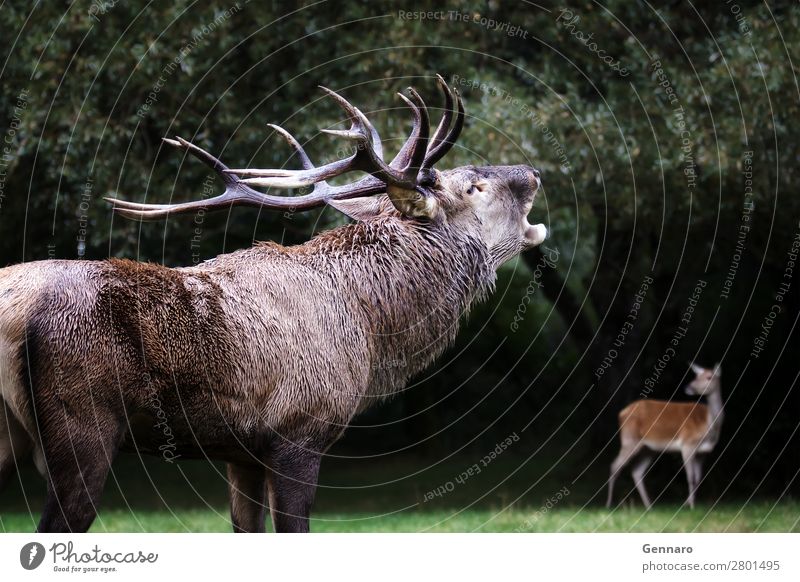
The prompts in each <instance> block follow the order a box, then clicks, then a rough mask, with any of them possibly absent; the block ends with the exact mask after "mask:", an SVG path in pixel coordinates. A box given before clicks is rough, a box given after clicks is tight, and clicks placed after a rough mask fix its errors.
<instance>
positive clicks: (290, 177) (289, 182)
mask: <svg viewBox="0 0 800 582" xmlns="http://www.w3.org/2000/svg"><path fill="white" fill-rule="evenodd" d="M322 90H323V91H325V93H326V94H327V95H329V96H330V97H332V98H333V99H334V100H335V101H336V102H337V103H338V104H339V105H340V106H341V107H342V109H344V111H345V112H346V113H347V115H348V118H349V119H350V121H351V126H350V129H349V130H334V129H324V130H322V131H323V132H324V133H328V134H331V135H335V136H339V137H343V138H345V139H349V140H352V141H355V142H357V147H356V152H355V153H354V154H353V155H352V156H350V157H349V158H345V159H343V160H337V161H335V162H331V163H329V164H325V165H324V166H319V167H312V168H307V169H302V170H246V171H243V172H241V173H242V174H247V175H248V176H255V177H253V178H246V179H244V180H241V182H242V183H244V184H250V185H253V186H267V187H273V188H297V187H302V186H310V185H311V184H315V183H318V182H320V181H322V180H327V179H328V178H333V177H335V176H340V175H342V174H346V173H347V172H351V171H354V170H361V171H363V172H367V173H369V174H371V175H373V176H375V177H376V178H378V179H379V180H381V181H383V182H384V183H385V184H391V185H393V186H397V187H399V188H406V189H413V188H414V187H415V186H416V173H414V175H413V176H412V175H411V173H410V172H403V171H399V170H397V169H395V168H391V167H390V166H388V165H387V164H386V163H385V162H384V161H383V158H381V156H380V155H379V152H380V150H381V148H376V147H375V145H376V142H375V138H374V136H377V132H376V131H375V128H374V127H373V126H372V124H371V123H370V122H369V120H368V119H367V117H366V116H365V115H364V114H363V113H362V112H361V111H360V110H359V109H358V108H357V107H355V106H354V105H352V104H351V103H350V102H349V101H347V99H345V98H344V97H342V96H341V95H339V94H338V93H336V92H335V91H332V90H331V89H327V88H325V87H322ZM404 98H405V97H404ZM416 99H417V100H419V101H420V102H421V98H420V97H419V95H417V96H416ZM422 105H423V107H424V103H423V104H422ZM412 107H413V108H415V118H416V122H415V128H417V127H420V126H421V125H422V120H423V114H422V113H420V111H419V108H417V107H416V105H413V104H412ZM424 119H427V117H424ZM425 129H427V127H426V128H425ZM420 131H424V130H422V129H420V130H417V134H418V133H419V132H420ZM412 137H415V138H416V139H415V141H419V135H415V136H412ZM424 137H425V143H423V144H422V152H423V153H422V154H421V155H424V150H425V147H426V144H427V133H426V134H425V136H424ZM378 141H380V138H378ZM418 155H419V154H418ZM226 171H227V172H231V173H240V171H239V170H226Z"/></svg>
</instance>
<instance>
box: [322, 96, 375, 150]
mask: <svg viewBox="0 0 800 582" xmlns="http://www.w3.org/2000/svg"><path fill="white" fill-rule="evenodd" d="M319 88H320V89H322V90H323V91H324V92H325V93H326V94H327V95H328V96H329V97H332V98H333V100H334V101H336V103H337V104H338V105H339V107H341V108H342V109H343V110H344V112H345V113H347V117H348V118H349V119H350V123H351V125H350V131H353V130H355V129H361V130H362V132H363V130H366V133H364V136H365V137H368V138H369V141H370V142H371V143H370V145H371V146H372V149H373V151H374V152H375V155H377V156H378V157H379V158H381V159H383V144H382V143H381V136H380V135H378V130H376V129H375V127H374V126H373V125H372V123H370V120H369V119H368V118H367V116H366V115H364V114H363V113H362V112H361V110H360V109H359V108H358V107H356V106H355V105H353V104H352V103H350V102H349V101H348V100H347V99H345V98H344V97H342V96H341V95H339V94H338V93H337V92H336V91H333V90H331V89H328V88H327V87H323V86H322V85H320V87H319ZM322 131H324V132H325V133H332V134H335V130H322Z"/></svg>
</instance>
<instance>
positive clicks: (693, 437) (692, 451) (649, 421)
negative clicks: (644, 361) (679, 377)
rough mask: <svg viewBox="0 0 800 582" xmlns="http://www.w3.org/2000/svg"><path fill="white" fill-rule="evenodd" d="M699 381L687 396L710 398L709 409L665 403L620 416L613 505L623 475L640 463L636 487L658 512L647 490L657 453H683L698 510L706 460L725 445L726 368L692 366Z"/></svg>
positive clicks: (645, 403)
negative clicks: (628, 467) (697, 496)
mask: <svg viewBox="0 0 800 582" xmlns="http://www.w3.org/2000/svg"><path fill="white" fill-rule="evenodd" d="M692 371H693V372H694V373H695V378H694V380H692V381H691V382H690V383H689V385H688V386H687V387H686V393H687V394H692V395H696V396H705V397H706V401H707V404H697V403H693V402H666V401H664V400H637V401H636V402H632V403H631V404H629V405H628V406H626V407H625V408H623V409H622V411H620V413H619V438H620V442H621V445H622V446H621V447H620V451H619V454H618V455H617V458H616V459H614V462H613V463H611V477H610V478H609V479H608V500H607V501H606V506H607V507H611V503H612V501H613V498H614V482H615V481H616V480H617V477H618V476H619V474H620V472H621V471H622V469H623V468H624V467H625V465H627V464H628V463H629V462H630V461H631V460H632V459H633V458H634V457H637V456H638V458H637V460H636V461H635V462H634V464H633V468H632V469H631V475H632V476H633V482H634V483H635V484H636V489H637V490H638V491H639V495H640V496H641V497H642V503H644V505H645V507H647V508H648V509H649V508H650V507H651V506H652V503H651V502H650V497H648V495H647V490H646V489H645V487H644V475H645V473H646V472H647V468H648V467H649V466H650V463H651V462H652V461H653V452H662V451H665V452H668V451H670V452H671V451H674V452H680V454H681V456H682V457H683V468H684V470H685V471H686V480H687V482H688V484H689V497H688V498H687V500H686V504H687V505H688V506H689V507H694V498H695V493H696V492H697V487H698V486H699V485H700V479H701V477H702V470H703V466H702V463H701V458H700V456H701V455H703V454H706V453H710V452H711V451H712V450H713V449H714V447H715V446H716V445H717V441H719V433H720V430H721V429H722V416H723V415H722V392H721V377H722V366H721V365H720V364H716V365H715V366H714V369H713V370H708V369H705V368H701V367H700V366H698V365H697V364H692Z"/></svg>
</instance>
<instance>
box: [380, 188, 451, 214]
mask: <svg viewBox="0 0 800 582" xmlns="http://www.w3.org/2000/svg"><path fill="white" fill-rule="evenodd" d="M386 194H387V195H388V196H389V200H391V201H392V204H393V205H394V207H395V208H397V210H398V211H399V212H400V214H402V215H404V216H408V217H411V218H429V219H434V218H436V216H437V215H438V214H439V202H438V201H437V200H436V198H434V197H433V196H425V195H424V194H422V193H421V192H419V191H418V190H406V189H404V188H397V187H395V186H388V187H387V188H386Z"/></svg>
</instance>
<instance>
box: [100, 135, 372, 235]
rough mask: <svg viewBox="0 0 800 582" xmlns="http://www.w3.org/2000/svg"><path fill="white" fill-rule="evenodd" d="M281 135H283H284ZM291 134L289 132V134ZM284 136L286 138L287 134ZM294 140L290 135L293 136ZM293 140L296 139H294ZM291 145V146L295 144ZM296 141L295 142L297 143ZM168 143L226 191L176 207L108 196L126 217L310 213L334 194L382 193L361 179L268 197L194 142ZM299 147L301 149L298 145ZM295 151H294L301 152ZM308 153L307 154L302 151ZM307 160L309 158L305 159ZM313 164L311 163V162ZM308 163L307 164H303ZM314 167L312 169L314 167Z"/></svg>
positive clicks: (349, 195)
mask: <svg viewBox="0 0 800 582" xmlns="http://www.w3.org/2000/svg"><path fill="white" fill-rule="evenodd" d="M279 133H281V135H284V133H282V132H279ZM286 133H287V134H288V132H286ZM284 137H285V135H284ZM290 137H291V136H290ZM292 140H293V138H292ZM287 141H289V144H290V145H292V147H295V146H294V145H293V144H292V141H290V140H287ZM294 141H295V142H296V140H294ZM164 142H165V143H168V144H169V145H171V146H174V147H177V148H179V149H186V150H187V151H189V152H190V153H191V154H192V155H193V156H195V157H196V158H198V159H199V160H201V161H202V162H203V163H204V164H206V165H208V166H210V167H211V168H213V169H214V171H215V172H216V173H217V174H218V175H219V176H220V177H221V178H222V181H223V183H224V184H225V191H224V192H223V193H222V194H220V195H218V196H214V197H213V198H208V199H206V200H193V201H191V202H183V203H176V204H140V203H137V202H127V201H125V200H119V199H117V198H111V197H106V198H105V199H106V200H107V201H108V202H111V203H112V204H114V209H115V210H116V211H117V212H118V213H119V214H120V215H121V216H124V217H125V218H132V219H138V220H143V221H149V220H159V219H162V218H166V217H167V216H168V215H170V214H185V213H188V212H192V211H199V210H208V209H216V208H219V207H223V206H230V205H232V204H239V205H244V206H266V207H268V208H275V209H287V210H310V209H312V208H317V207H319V206H323V205H324V204H325V201H326V199H327V198H328V197H330V196H331V195H337V196H339V197H341V198H350V197H354V196H366V195H369V194H376V193H378V192H380V191H381V190H382V188H383V187H384V186H383V183H382V182H380V181H378V180H375V179H372V180H367V179H364V180H360V181H359V182H356V183H355V184H351V185H349V187H338V188H333V187H330V186H328V185H327V184H318V185H317V186H318V187H315V189H314V191H313V192H311V193H310V194H306V195H304V196H295V197H292V198H287V197H284V196H271V195H269V194H262V193H261V192H258V191H256V190H253V189H252V188H250V187H248V186H247V185H245V184H244V183H243V181H242V180H240V179H239V178H237V177H236V176H234V175H232V174H230V173H228V172H230V171H231V170H230V169H229V168H228V166H226V165H225V164H224V163H222V162H221V161H220V160H219V159H218V158H216V157H214V156H213V155H211V154H210V153H208V152H207V151H205V150H204V149H202V148H200V147H198V146H196V145H194V144H193V143H191V142H189V141H187V140H185V139H183V138H181V137H177V138H176V139H174V140H173V139H167V138H165V139H164ZM297 146H300V144H299V143H298V144H297ZM301 150H302V147H300V150H297V149H295V151H298V152H299V151H301ZM303 154H305V152H303ZM305 157H306V159H308V156H305ZM308 162H309V163H311V161H310V160H308ZM304 163H305V162H304ZM312 167H313V166H312ZM291 187H294V186H291Z"/></svg>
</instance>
